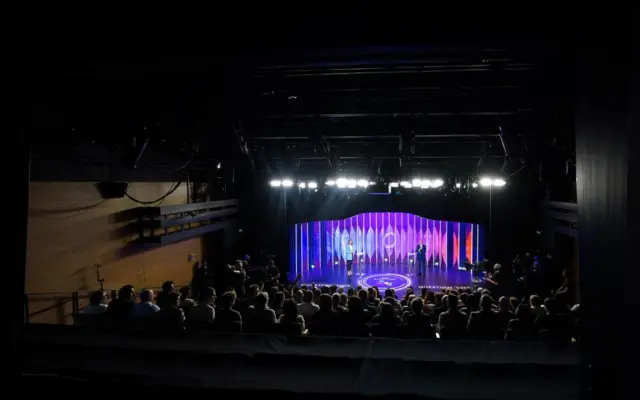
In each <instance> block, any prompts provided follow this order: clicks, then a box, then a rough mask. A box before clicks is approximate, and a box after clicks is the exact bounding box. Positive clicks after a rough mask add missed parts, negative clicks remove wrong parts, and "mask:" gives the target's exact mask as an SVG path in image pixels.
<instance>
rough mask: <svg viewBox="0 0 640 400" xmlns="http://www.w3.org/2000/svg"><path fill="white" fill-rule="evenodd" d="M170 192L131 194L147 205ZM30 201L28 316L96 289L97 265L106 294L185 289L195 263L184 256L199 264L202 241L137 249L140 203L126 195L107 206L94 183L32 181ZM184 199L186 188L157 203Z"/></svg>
mask: <svg viewBox="0 0 640 400" xmlns="http://www.w3.org/2000/svg"><path fill="white" fill-rule="evenodd" d="M171 186H172V184H171V183H146V182H145V183H133V184H132V185H131V187H130V190H129V193H130V194H131V195H132V196H134V197H136V198H138V199H139V200H143V201H144V200H152V199H155V198H158V197H160V196H161V195H163V194H165V193H166V192H167V191H168V190H169V189H170V188H171ZM29 196H30V197H29V225H28V240H27V267H26V289H25V291H26V293H27V294H28V295H31V296H30V297H31V298H33V301H32V302H31V303H30V304H29V312H30V314H33V313H34V312H37V311H38V310H40V309H43V308H45V307H49V306H51V305H52V304H55V303H56V302H57V301H58V299H59V298H60V297H65V296H68V295H70V293H71V292H73V291H90V290H93V289H96V288H98V287H99V283H98V281H97V276H96V268H95V267H94V264H102V268H101V269H100V273H101V276H102V278H103V279H104V286H105V288H107V289H117V288H119V287H121V286H122V285H125V284H133V285H134V286H135V287H136V288H137V289H140V288H144V287H158V286H160V285H161V284H162V282H163V281H165V280H174V281H175V282H176V284H179V285H184V284H187V283H188V282H189V280H190V279H191V273H192V270H191V268H192V264H193V263H192V262H189V261H188V257H189V255H190V254H193V255H195V258H196V259H200V257H201V255H202V240H201V239H200V238H195V239H191V240H188V241H185V242H181V243H177V244H174V245H170V246H164V247H149V246H148V245H147V246H143V245H141V244H139V243H138V242H137V241H135V239H136V238H137V229H136V226H135V214H134V212H132V210H134V209H135V208H136V207H139V206H140V205H139V204H137V203H135V202H133V201H131V200H129V199H128V198H126V197H125V198H122V199H110V200H104V199H102V198H101V196H100V195H99V193H98V191H97V190H96V188H95V186H94V184H93V183H91V182H32V183H31V185H30V194H29ZM186 200H187V193H186V186H184V185H183V186H182V187H180V188H178V189H177V190H176V191H175V192H174V193H172V194H171V195H170V196H168V197H167V198H166V199H165V200H164V202H163V203H162V204H163V205H175V204H185V203H186ZM36 299H38V300H36ZM68 308H69V310H65V313H64V314H65V315H67V314H68V313H69V311H70V305H68ZM33 320H34V321H38V322H59V320H60V315H59V312H56V311H52V312H49V313H44V314H39V315H38V316H37V317H35V318H34V319H33ZM67 320H68V319H67Z"/></svg>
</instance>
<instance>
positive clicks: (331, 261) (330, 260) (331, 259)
mask: <svg viewBox="0 0 640 400" xmlns="http://www.w3.org/2000/svg"><path fill="white" fill-rule="evenodd" d="M329 236H330V238H329V241H330V242H331V257H330V258H329V263H330V265H331V269H333V253H334V252H335V250H334V249H333V220H331V235H329Z"/></svg>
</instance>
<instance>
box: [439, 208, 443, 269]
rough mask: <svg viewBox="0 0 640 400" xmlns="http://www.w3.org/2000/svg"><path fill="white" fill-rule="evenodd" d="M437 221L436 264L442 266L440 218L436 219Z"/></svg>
mask: <svg viewBox="0 0 640 400" xmlns="http://www.w3.org/2000/svg"><path fill="white" fill-rule="evenodd" d="M438 223H439V224H438V225H439V226H438V264H439V265H440V268H442V267H443V265H442V220H440V221H438Z"/></svg>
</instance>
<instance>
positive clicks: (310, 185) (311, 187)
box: [309, 181, 318, 189]
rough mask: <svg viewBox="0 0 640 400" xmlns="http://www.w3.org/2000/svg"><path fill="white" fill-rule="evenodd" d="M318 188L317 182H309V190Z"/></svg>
mask: <svg viewBox="0 0 640 400" xmlns="http://www.w3.org/2000/svg"><path fill="white" fill-rule="evenodd" d="M317 187H318V184H317V183H316V181H310V182H309V189H316V188H317Z"/></svg>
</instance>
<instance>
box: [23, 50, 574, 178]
mask: <svg viewBox="0 0 640 400" xmlns="http://www.w3.org/2000/svg"><path fill="white" fill-rule="evenodd" d="M570 60H571V56H570V55H567V54H564V53H563V52H562V51H558V50H557V49H553V48H550V47H545V48H530V47H527V48H524V47H509V46H491V47H486V46H485V47H479V46H475V47H457V46H444V47H438V46H429V47H427V46H404V47H403V46H386V47H338V48H331V49H314V50H313V51H311V50H305V51H291V50H288V51H280V52H278V51H273V50H270V51H269V52H266V51H265V52H251V53H250V54H242V55H239V54H237V53H236V54H228V55H226V56H224V57H217V58H206V57H198V58H187V57H173V58H161V59H144V60H136V61H132V60H127V61H117V62H115V61H109V62H106V61H93V62H82V63H60V64H55V65H54V64H40V65H38V66H36V67H35V68H34V79H33V80H32V81H31V87H30V90H31V91H32V98H31V102H30V110H31V113H30V123H31V126H32V132H34V143H35V144H36V145H35V146H34V157H35V158H36V159H37V158H38V157H46V156H49V157H52V156H53V157H56V156H55V154H64V156H60V158H69V157H72V155H73V154H75V156H78V157H79V158H81V159H82V160H84V161H90V160H88V159H89V158H91V157H94V158H95V157H98V158H99V157H102V159H103V161H105V162H113V160H114V157H115V159H116V160H117V159H120V161H122V162H129V161H128V160H130V158H131V157H130V156H127V154H128V153H130V152H131V151H132V150H137V149H131V148H132V146H133V141H132V138H133V137H134V136H135V137H136V138H137V145H136V146H137V147H138V148H139V147H140V143H142V142H143V139H145V138H149V139H150V142H149V143H150V145H149V146H148V147H147V150H146V151H147V155H145V157H144V158H143V159H141V164H140V166H141V167H144V166H145V165H148V166H152V165H165V166H168V165H170V164H175V165H176V166H177V165H182V164H183V163H184V162H185V159H189V157H190V154H193V153H195V154H197V156H196V158H195V160H194V161H193V162H192V163H190V164H189V168H201V169H207V168H212V167H213V166H215V165H217V163H218V162H219V161H220V160H222V161H223V162H225V164H226V165H229V164H236V165H237V164H241V163H245V164H250V165H252V167H253V168H255V169H256V170H257V172H259V173H264V174H265V175H271V176H278V175H287V176H293V177H296V176H297V177H301V178H302V177H321V176H329V175H336V174H339V173H341V172H342V173H357V174H360V175H367V176H370V177H371V178H375V177H376V176H381V177H384V178H392V177H399V176H408V175H415V174H421V175H428V174H438V175H441V176H458V177H466V176H472V175H474V174H477V173H478V166H480V167H481V168H493V169H494V170H500V169H502V171H503V173H504V175H505V176H506V175H510V174H512V173H514V172H515V171H519V170H521V168H522V167H528V168H531V169H535V170H537V169H539V168H540V165H541V164H546V163H554V165H555V166H556V167H557V166H558V165H560V164H562V165H564V164H565V163H566V161H568V160H569V161H570V160H571V157H572V153H573V150H572V149H573V136H572V125H571V109H570V104H571V102H570V100H571V99H570V94H571V85H572V82H571V79H570V76H569V74H568V73H567V71H568V67H570V65H571V64H570V62H569V61H570ZM55 146H57V147H59V150H60V152H59V153H58V152H52V151H51V149H52V148H54V147H55ZM96 147H100V148H101V149H104V148H111V149H116V150H117V151H116V152H115V153H114V152H111V151H107V152H106V153H104V154H103V155H101V156H98V153H99V152H98V151H96V150H95V148H96ZM62 148H64V149H66V150H64V151H63V149H62ZM70 148H72V149H75V150H72V151H71V150H69V149H70ZM92 149H93V150H92ZM65 151H66V153H65ZM134 152H135V151H134ZM78 154H81V155H78ZM114 154H116V156H114ZM118 157H120V158H118ZM150 160H152V161H150ZM93 161H96V160H95V159H94V160H93Z"/></svg>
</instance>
